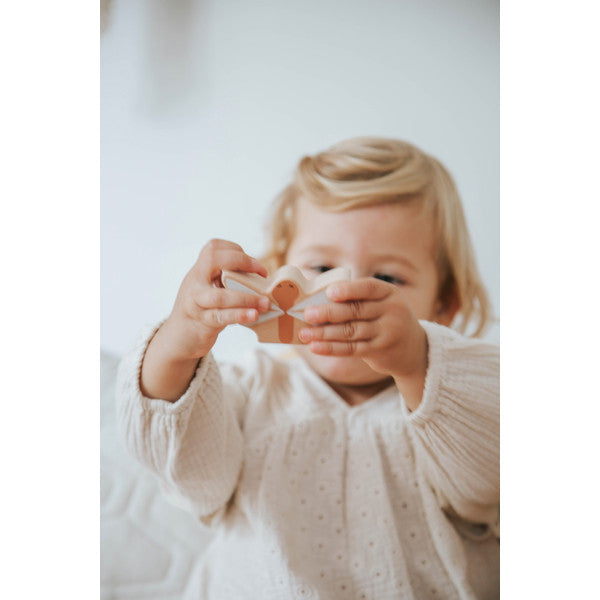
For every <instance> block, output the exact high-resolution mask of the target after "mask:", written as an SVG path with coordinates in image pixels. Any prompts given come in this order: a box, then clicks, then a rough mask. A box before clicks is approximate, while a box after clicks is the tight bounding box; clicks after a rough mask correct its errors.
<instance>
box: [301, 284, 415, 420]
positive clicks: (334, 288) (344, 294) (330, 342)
mask: <svg viewBox="0 0 600 600" xmlns="http://www.w3.org/2000/svg"><path fill="white" fill-rule="evenodd" d="M327 297H328V298H329V299H330V300H331V302H330V303H328V304H322V305H319V306H312V307H310V308H307V309H306V310H305V311H304V318H305V319H306V321H307V322H308V323H309V324H310V325H312V327H304V328H303V329H301V330H300V332H299V337H300V339H301V340H302V341H303V342H305V343H307V344H308V347H309V349H310V350H311V351H312V352H314V353H315V354H320V355H325V356H354V357H358V358H361V359H362V360H364V361H365V363H367V365H369V367H371V368H372V369H373V370H374V371H377V372H378V373H382V374H384V375H390V376H391V377H393V379H394V381H395V382H396V385H397V386H398V388H399V389H400V392H401V393H402V395H403V396H404V398H405V400H406V402H407V404H408V405H409V408H410V409H411V410H414V409H415V408H416V407H417V406H418V405H419V402H420V401H421V396H422V394H423V387H424V384H425V375H426V373H427V335H426V333H425V330H424V329H423V327H421V325H420V324H419V322H418V320H417V318H416V317H415V315H414V313H413V312H412V310H411V308H410V307H409V306H408V304H407V303H406V301H405V299H404V297H403V294H402V292H401V291H400V290H399V289H398V288H397V287H396V286H394V285H393V284H391V283H387V282H385V281H381V280H379V279H375V278H373V277H368V278H362V279H356V280H354V281H348V282H340V283H335V284H333V285H331V286H330V287H329V288H328V289H327Z"/></svg>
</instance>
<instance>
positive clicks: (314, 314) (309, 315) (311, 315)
mask: <svg viewBox="0 0 600 600" xmlns="http://www.w3.org/2000/svg"><path fill="white" fill-rule="evenodd" d="M318 316H319V311H318V310H317V309H316V308H312V307H311V308H307V309H306V310H305V311H304V318H305V319H306V320H308V321H314V320H315V319H317V318H318Z"/></svg>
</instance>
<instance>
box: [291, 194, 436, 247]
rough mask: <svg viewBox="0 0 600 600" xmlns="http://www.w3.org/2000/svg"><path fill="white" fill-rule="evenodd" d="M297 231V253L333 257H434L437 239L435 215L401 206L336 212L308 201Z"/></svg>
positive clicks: (301, 206) (294, 240)
mask: <svg viewBox="0 0 600 600" xmlns="http://www.w3.org/2000/svg"><path fill="white" fill-rule="evenodd" d="M294 230H295V231H294V235H293V236H292V240H291V245H292V246H294V249H295V250H298V251H300V250H301V251H303V252H310V253H324V254H329V255H333V254H335V252H339V253H346V252H348V251H350V252H356V253H357V254H359V253H363V254H364V253H366V254H369V255H370V256H378V257H392V256H394V255H397V254H398V252H400V253H402V254H404V253H406V252H407V251H410V252H411V253H412V252H413V251H414V250H417V251H419V252H421V251H422V252H423V253H424V254H426V255H430V254H431V253H432V250H433V248H434V246H435V239H436V236H435V232H434V228H433V220H432V218H431V215H430V214H429V213H428V212H427V211H423V207H422V206H421V205H415V204H412V203H411V204H402V203H398V202H396V203H387V204H383V203H380V204H375V205H372V206H368V207H360V208H352V209H349V210H344V211H340V212H332V211H326V210H323V209H322V208H319V207H318V206H315V205H314V204H312V203H310V202H308V201H306V200H304V201H302V202H299V203H298V210H297V215H296V223H295V227H294Z"/></svg>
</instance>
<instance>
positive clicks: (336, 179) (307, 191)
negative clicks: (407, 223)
mask: <svg viewBox="0 0 600 600" xmlns="http://www.w3.org/2000/svg"><path fill="white" fill-rule="evenodd" d="M300 197H303V198H306V199H308V200H309V201H310V202H312V203H313V204H314V205H316V206H317V207H319V208H320V209H321V210H326V211H331V212H340V211H345V210H351V209H353V208H361V207H365V206H372V205H376V204H385V203H389V202H402V203H409V202H410V203H420V204H421V205H422V206H423V208H424V209H426V210H429V211H430V213H431V215H432V217H433V224H434V227H435V234H436V238H437V247H436V256H435V259H436V264H437V268H438V276H439V282H440V287H439V291H438V296H439V298H440V299H441V300H442V301H448V300H450V299H451V298H454V299H455V300H456V301H457V303H458V306H459V308H458V311H457V314H456V317H455V319H454V321H453V323H452V325H453V327H455V328H456V329H457V330H458V331H460V332H461V333H465V332H466V329H467V327H468V326H469V325H470V324H473V325H474V331H473V332H472V333H471V334H470V335H472V336H479V335H481V334H482V333H483V332H484V330H485V328H486V327H487V325H489V323H490V322H491V321H492V314H491V304H490V301H489V298H488V294H487V292H486V290H485V287H484V285H483V283H482V281H481V277H480V275H479V272H478V270H477V265H476V262H475V255H474V252H473V247H472V244H471V239H470V236H469V232H468V229H467V225H466V221H465V216H464V213H463V209H462V204H461V201H460V197H459V195H458V191H457V189H456V185H455V184H454V181H453V179H452V177H451V175H450V173H448V171H447V170H446V169H445V168H444V166H443V165H442V164H441V163H440V162H439V161H438V160H436V159H435V158H433V157H432V156H429V155H428V154H425V153H424V152H422V151H421V150H419V149H418V148H417V147H415V146H413V145H412V144H409V143H407V142H403V141H400V140H394V139H386V138H374V137H362V138H354V139H350V140H346V141H343V142H340V143H339V144H336V145H334V146H332V147H331V148H329V149H328V150H325V151H324V152H320V153H318V154H315V155H314V156H305V157H304V158H302V159H301V160H300V162H299V163H298V166H297V167H296V170H295V172H294V175H293V179H292V182H291V183H290V184H289V185H288V186H287V187H286V188H285V189H283V190H282V192H281V193H280V194H279V195H278V196H277V197H276V198H275V200H274V202H273V205H272V209H271V213H270V216H269V219H268V222H267V240H268V246H267V251H266V255H265V256H264V257H263V264H264V265H265V266H266V267H267V269H269V270H270V271H273V270H275V269H276V268H278V267H280V266H281V265H283V264H285V259H286V254H287V249H288V247H289V245H290V243H291V241H292V239H293V236H294V227H295V212H296V210H295V208H296V201H297V200H298V198H300Z"/></svg>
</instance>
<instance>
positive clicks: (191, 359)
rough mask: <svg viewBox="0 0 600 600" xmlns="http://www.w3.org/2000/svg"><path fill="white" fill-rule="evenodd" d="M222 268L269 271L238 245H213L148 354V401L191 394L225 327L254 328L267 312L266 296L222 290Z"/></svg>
mask: <svg viewBox="0 0 600 600" xmlns="http://www.w3.org/2000/svg"><path fill="white" fill-rule="evenodd" d="M224 269H228V270H232V271H242V272H246V273H258V274H259V275H263V276H266V274H267V272H266V270H265V268H264V267H263V266H262V265H261V264H260V263H259V262H258V261H257V260H256V259H254V258H251V257H250V256H248V255H247V254H245V253H244V251H243V250H242V248H241V247H240V246H238V245H237V244H234V243H232V242H228V241H225V240H212V241H211V242H209V243H208V244H207V245H206V246H205V247H204V248H203V249H202V251H201V252H200V255H199V257H198V260H197V261H196V264H195V265H194V266H193V267H192V268H191V269H190V271H189V273H188V274H187V275H186V276H185V278H184V280H183V283H182V284H181V287H180V289H179V293H178V294H177V298H176V300H175V304H174V306H173V310H172V312H171V314H170V315H169V317H168V319H167V320H166V321H165V322H164V323H163V325H162V326H161V327H160V329H159V330H158V331H157V332H156V334H155V335H154V337H153V338H152V340H151V342H150V344H149V345H148V348H147V350H146V353H145V356H144V360H143V364H142V370H141V375H140V387H141V390H142V392H143V393H144V395H145V396H146V397H148V398H161V399H163V400H168V401H170V402H174V401H175V400H177V399H178V398H179V397H180V396H181V395H182V394H183V393H184V392H185V390H186V389H187V387H188V385H189V383H190V381H191V379H192V377H193V376H194V372H195V370H196V367H197V366H198V361H199V360H200V359H201V358H202V357H204V356H206V355H207V354H208V352H209V351H210V349H211V348H212V347H213V345H214V343H215V341H216V339H217V336H218V335H219V333H220V332H221V331H222V330H223V329H224V328H225V326H227V325H230V324H233V323H252V322H253V321H255V320H256V319H257V318H258V315H259V313H260V312H265V311H266V310H268V307H269V300H268V298H266V297H262V296H257V295H256V294H250V293H246V292H240V291H235V290H227V289H224V288H223V286H222V284H221V272H222V271H223V270H224Z"/></svg>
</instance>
